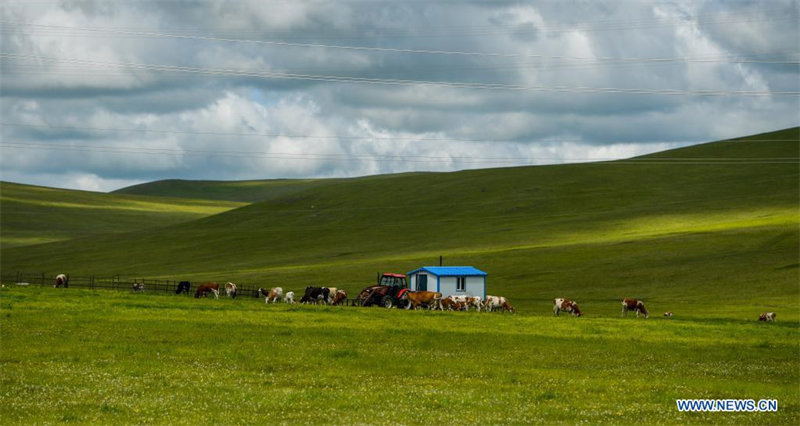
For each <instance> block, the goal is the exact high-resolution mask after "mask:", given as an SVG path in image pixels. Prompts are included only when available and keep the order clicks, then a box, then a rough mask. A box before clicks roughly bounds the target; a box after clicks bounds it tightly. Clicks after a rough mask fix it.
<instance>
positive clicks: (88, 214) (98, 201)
mask: <svg viewBox="0 0 800 426" xmlns="http://www.w3.org/2000/svg"><path fill="white" fill-rule="evenodd" d="M242 204H243V203H235V202H218V201H205V200H187V199H183V198H181V199H168V198H154V197H144V196H132V195H112V194H103V193H97V192H88V191H71V190H65V189H53V188H44V187H40V186H32V185H21V184H16V183H10V182H0V230H1V231H0V244H1V245H2V247H14V246H23V245H31V244H40V243H47V242H54V241H63V240H70V239H75V238H85V237H91V236H98V235H108V234H116V233H120V232H131V231H138V230H141V229H146V228H153V227H162V226H167V225H174V224H176V223H180V222H187V221H191V220H194V219H198V218H201V217H204V216H208V215H212V214H217V213H220V212H223V211H226V210H230V209H233V208H236V207H239V206H241V205H242Z"/></svg>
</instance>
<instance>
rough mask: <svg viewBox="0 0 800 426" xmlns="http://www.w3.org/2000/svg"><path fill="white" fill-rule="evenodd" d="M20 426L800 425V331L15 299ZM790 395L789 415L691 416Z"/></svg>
mask: <svg viewBox="0 0 800 426" xmlns="http://www.w3.org/2000/svg"><path fill="white" fill-rule="evenodd" d="M0 319H1V321H2V323H1V324H2V329H1V331H2V336H1V337H2V351H0V362H1V363H2V379H1V381H0V399H1V400H0V420H2V423H3V424H8V425H10V424H35V423H57V422H65V423H76V424H132V423H146V424H237V423H249V424H265V423H269V424H272V423H289V424H310V423H313V424H318V423H328V424H329V423H339V424H351V423H369V424H397V423H401V424H423V423H446V424H452V423H468V424H478V423H479V424H487V423H493V424H520V423H526V424H528V423H538V424H553V423H569V424H574V423H579V422H588V423H590V424H603V423H605V424H675V423H724V424H798V423H799V422H800V389H798V383H800V372H798V358H797V353H798V336H799V335H798V324H797V322H785V321H784V322H781V321H780V318H779V322H777V323H774V324H765V323H759V322H757V321H755V320H752V321H738V320H730V319H710V320H703V319H702V318H697V317H696V318H692V319H675V320H667V319H663V318H657V317H651V318H650V319H649V320H641V319H640V320H636V319H633V318H624V319H623V318H618V317H606V318H590V317H585V318H574V317H567V316H562V317H558V318H554V317H538V316H525V315H513V316H512V315H501V314H477V313H441V312H439V313H432V312H423V311H416V312H408V311H398V310H383V309H379V308H372V309H371V308H336V307H314V306H292V307H289V306H286V305H279V306H269V307H267V306H265V305H264V304H263V302H258V303H257V302H255V301H254V300H252V299H237V300H229V299H221V300H213V299H202V300H195V299H192V298H185V297H178V296H164V295H142V294H131V293H117V292H110V291H101V292H92V291H85V290H76V289H69V290H67V291H63V290H56V289H52V288H45V289H38V288H12V289H8V288H6V289H3V290H2V291H0ZM678 398H753V399H756V400H758V399H762V398H771V399H772V398H774V399H777V400H778V401H779V411H778V412H777V413H736V414H732V413H691V414H687V413H679V412H678V411H677V408H676V404H675V400H676V399H678Z"/></svg>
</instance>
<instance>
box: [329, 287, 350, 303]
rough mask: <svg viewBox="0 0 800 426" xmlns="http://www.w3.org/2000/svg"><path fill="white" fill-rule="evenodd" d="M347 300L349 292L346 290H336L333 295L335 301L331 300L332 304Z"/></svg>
mask: <svg viewBox="0 0 800 426" xmlns="http://www.w3.org/2000/svg"><path fill="white" fill-rule="evenodd" d="M345 302H347V292H346V291H344V290H336V294H334V295H333V301H331V305H339V304H341V303H345Z"/></svg>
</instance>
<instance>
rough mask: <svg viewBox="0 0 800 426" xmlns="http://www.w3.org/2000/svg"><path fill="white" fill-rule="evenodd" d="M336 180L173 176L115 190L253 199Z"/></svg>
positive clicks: (275, 196) (153, 194)
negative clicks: (244, 179)
mask: <svg viewBox="0 0 800 426" xmlns="http://www.w3.org/2000/svg"><path fill="white" fill-rule="evenodd" d="M334 181H335V180H334V179H328V180H316V179H296V180H288V179H273V180H249V181H193V180H178V179H169V180H159V181H155V182H148V183H143V184H139V185H134V186H129V187H127V188H122V189H118V190H116V191H114V192H113V193H114V194H128V195H147V196H157V197H181V198H194V199H203V200H223V201H239V202H248V203H252V202H256V201H264V200H268V199H271V198H277V197H282V196H286V195H289V194H293V193H296V192H300V191H303V190H305V189H308V188H311V187H315V186H319V185H327V184H331V183H332V182H334Z"/></svg>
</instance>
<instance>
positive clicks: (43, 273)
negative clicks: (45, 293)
mask: <svg viewBox="0 0 800 426" xmlns="http://www.w3.org/2000/svg"><path fill="white" fill-rule="evenodd" d="M42 287H44V272H42Z"/></svg>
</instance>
